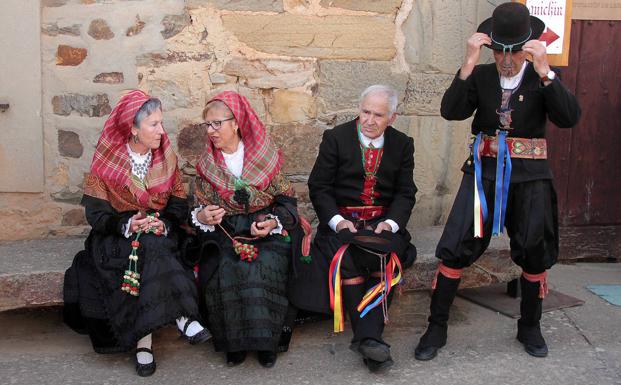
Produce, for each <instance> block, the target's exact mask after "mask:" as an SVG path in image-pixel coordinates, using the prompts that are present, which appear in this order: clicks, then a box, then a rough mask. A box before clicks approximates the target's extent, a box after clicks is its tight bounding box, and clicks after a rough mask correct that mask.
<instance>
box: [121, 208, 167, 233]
mask: <svg viewBox="0 0 621 385" xmlns="http://www.w3.org/2000/svg"><path fill="white" fill-rule="evenodd" d="M129 227H130V229H131V232H132V233H134V234H135V233H137V232H139V231H143V232H144V231H149V230H150V229H153V230H152V231H155V232H159V233H160V234H161V233H163V232H164V230H165V226H164V222H162V221H161V220H160V219H159V218H156V217H153V216H147V215H145V213H144V212H142V211H139V212H138V213H136V214H134V215H133V216H132V218H131V222H130V224H129Z"/></svg>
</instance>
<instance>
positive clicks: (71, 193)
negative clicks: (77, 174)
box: [50, 187, 83, 205]
mask: <svg viewBox="0 0 621 385" xmlns="http://www.w3.org/2000/svg"><path fill="white" fill-rule="evenodd" d="M82 195H83V192H82V190H79V189H74V188H69V187H65V188H63V189H62V190H60V191H57V192H55V193H52V194H50V196H51V197H52V199H53V200H55V201H56V202H62V203H69V204H74V205H77V204H79V203H80V201H81V200H82Z"/></svg>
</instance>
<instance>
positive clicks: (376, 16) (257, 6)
mask: <svg viewBox="0 0 621 385" xmlns="http://www.w3.org/2000/svg"><path fill="white" fill-rule="evenodd" d="M493 3H497V2H490V1H483V0H416V1H415V0H403V1H401V0H253V1H241V0H232V1H231V0H229V1H225V0H185V1H182V0H41V6H42V12H41V15H42V16H41V50H42V53H41V56H42V71H43V95H42V102H43V109H42V111H41V113H42V117H43V126H44V144H45V154H44V155H45V192H44V193H43V194H19V193H11V194H9V193H2V194H0V198H1V201H0V218H2V219H1V221H2V222H3V224H4V226H3V227H4V229H5V230H4V232H3V233H2V235H0V240H8V239H28V238H44V237H49V236H60V235H72V234H73V235H75V234H82V233H85V232H86V231H87V230H88V228H87V226H86V225H85V220H84V216H83V209H82V208H81V207H80V206H79V200H80V197H81V194H82V190H81V184H82V178H83V174H84V172H86V171H87V170H88V168H89V165H90V161H91V158H92V155H93V151H94V148H95V144H96V142H97V139H98V137H99V135H100V132H101V129H102V127H103V123H104V121H105V119H106V116H107V114H108V113H109V112H110V110H111V107H112V106H114V104H115V103H116V102H117V100H118V99H119V97H120V94H121V93H122V91H124V90H126V89H130V88H141V89H144V90H145V91H147V92H149V93H151V94H152V95H154V96H157V97H159V98H160V99H161V100H162V102H163V105H164V109H165V127H166V129H167V131H168V133H169V134H170V136H171V139H172V141H173V143H174V146H175V148H176V149H177V150H178V153H179V154H180V166H181V167H182V169H183V171H184V173H185V174H186V175H187V176H188V180H189V179H190V178H191V176H193V175H194V173H195V171H194V167H193V165H194V162H195V160H196V157H197V155H198V153H199V152H200V140H201V137H202V135H203V134H204V133H202V132H201V131H200V129H199V128H198V126H197V124H198V123H200V122H201V110H202V107H203V106H204V104H205V102H206V101H207V100H208V99H209V98H210V97H211V96H212V95H214V94H215V93H217V92H219V91H222V90H228V89H232V90H236V91H238V92H240V93H241V94H243V95H245V96H246V97H248V98H249V100H250V101H251V103H252V105H253V107H254V108H255V109H256V110H257V112H258V113H259V115H260V117H261V118H262V119H263V120H264V122H265V123H266V125H267V126H268V129H269V131H270V132H271V135H272V136H273V137H274V139H275V141H276V142H277V144H278V145H279V146H280V147H281V148H282V151H283V154H284V158H285V172H286V173H287V174H288V176H289V177H290V178H291V179H292V180H294V182H295V185H296V189H297V191H298V193H299V195H300V197H301V202H302V203H301V206H302V210H303V212H304V213H306V214H307V215H309V216H310V217H312V218H314V213H313V212H312V209H311V206H310V203H309V201H308V195H307V188H306V180H307V177H308V174H309V172H310V169H311V167H312V164H313V162H314V159H315V156H316V153H317V149H318V146H319V143H320V140H321V135H322V133H323V131H324V130H325V129H328V128H330V127H333V126H334V125H335V124H337V123H341V122H343V121H346V120H348V119H350V118H352V117H354V116H355V115H356V109H357V102H358V101H357V97H358V94H359V93H360V92H361V91H362V90H363V89H364V88H365V87H366V86H368V85H370V84H373V83H385V84H390V85H392V86H393V87H395V88H396V89H397V90H398V91H399V93H400V95H401V100H400V106H399V112H400V114H401V116H400V117H399V119H398V121H397V123H396V127H397V128H398V129H399V130H401V131H403V132H406V133H408V134H409V135H411V136H412V137H414V140H415V146H416V154H415V161H416V169H415V180H416V183H417V185H418V187H419V193H418V195H417V199H418V202H417V204H416V207H415V210H414V213H413V216H412V220H411V221H410V227H411V228H413V229H415V228H417V227H421V226H430V225H438V224H442V223H443V222H444V220H445V219H446V216H447V214H448V210H449V209H450V205H451V202H452V199H453V197H454V194H455V192H456V188H457V186H458V183H459V180H460V176H461V174H460V172H459V165H460V164H461V162H462V161H463V159H464V158H465V155H466V143H467V140H468V137H469V129H468V126H469V122H446V121H444V120H443V119H442V118H441V117H440V116H439V103H440V99H441V96H442V93H443V91H444V90H445V89H446V87H448V85H449V84H450V82H451V79H452V77H453V75H454V73H455V71H456V70H457V68H458V67H459V65H460V64H461V60H462V57H463V53H464V46H465V39H466V37H467V36H469V35H470V34H471V33H473V31H474V30H475V28H476V26H477V25H478V23H479V22H480V21H481V20H482V19H483V18H484V17H486V16H488V15H490V14H491V10H492V9H493V7H494V4H493ZM487 60H489V59H487ZM16 224H17V225H16Z"/></svg>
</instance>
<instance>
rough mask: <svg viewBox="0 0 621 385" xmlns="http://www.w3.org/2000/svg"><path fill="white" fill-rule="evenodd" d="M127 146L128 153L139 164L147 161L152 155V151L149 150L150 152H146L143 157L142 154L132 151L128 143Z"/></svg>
mask: <svg viewBox="0 0 621 385" xmlns="http://www.w3.org/2000/svg"><path fill="white" fill-rule="evenodd" d="M126 146H127V153H128V154H129V156H131V157H132V158H134V159H135V160H136V161H137V162H139V163H140V162H144V160H145V159H147V157H148V156H149V154H150V153H151V149H149V151H147V152H145V153H144V155H142V154H139V153H137V152H134V151H132V148H131V147H129V143H127V144H126Z"/></svg>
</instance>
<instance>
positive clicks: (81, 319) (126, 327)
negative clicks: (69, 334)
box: [64, 232, 198, 353]
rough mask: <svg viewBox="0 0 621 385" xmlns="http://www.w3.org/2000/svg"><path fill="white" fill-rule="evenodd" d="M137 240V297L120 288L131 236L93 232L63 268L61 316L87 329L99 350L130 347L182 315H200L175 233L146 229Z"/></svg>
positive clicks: (74, 326)
mask: <svg viewBox="0 0 621 385" xmlns="http://www.w3.org/2000/svg"><path fill="white" fill-rule="evenodd" d="M140 244H141V245H140V247H139V248H138V257H139V260H138V269H139V272H140V274H141V278H140V295H139V296H137V297H134V296H131V295H129V294H127V293H125V292H123V291H121V282H122V280H123V273H124V271H125V269H126V268H127V265H128V261H129V260H128V256H129V254H130V252H131V240H130V239H126V238H124V237H121V236H117V235H108V236H102V235H100V234H97V233H93V232H92V233H91V234H90V236H89V238H88V239H87V241H86V243H85V246H86V248H85V250H84V251H81V252H79V253H78V254H77V255H76V256H75V258H74V261H73V264H72V266H71V267H70V268H69V269H68V270H67V272H66V273H65V285H64V299H65V309H64V316H65V322H66V323H67V324H68V325H69V326H70V327H72V328H73V329H75V330H76V331H78V332H83V333H88V334H89V336H90V338H91V341H92V343H93V348H94V349H95V351H97V352H99V353H111V352H121V351H128V350H130V349H133V348H134V347H135V346H136V342H137V341H138V340H139V339H140V338H142V337H144V336H146V335H148V334H149V333H151V332H153V331H154V330H157V329H159V328H161V327H162V326H164V325H167V324H171V323H173V322H174V320H175V319H176V318H178V317H180V316H186V317H193V318H195V317H198V300H197V288H196V284H195V282H194V277H193V274H192V272H191V271H190V270H189V269H187V267H185V266H184V265H183V264H182V263H181V261H180V259H179V251H178V249H177V241H176V238H174V236H173V237H157V236H155V235H153V234H145V235H143V236H142V237H140Z"/></svg>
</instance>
